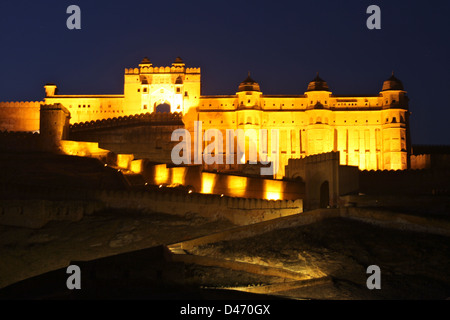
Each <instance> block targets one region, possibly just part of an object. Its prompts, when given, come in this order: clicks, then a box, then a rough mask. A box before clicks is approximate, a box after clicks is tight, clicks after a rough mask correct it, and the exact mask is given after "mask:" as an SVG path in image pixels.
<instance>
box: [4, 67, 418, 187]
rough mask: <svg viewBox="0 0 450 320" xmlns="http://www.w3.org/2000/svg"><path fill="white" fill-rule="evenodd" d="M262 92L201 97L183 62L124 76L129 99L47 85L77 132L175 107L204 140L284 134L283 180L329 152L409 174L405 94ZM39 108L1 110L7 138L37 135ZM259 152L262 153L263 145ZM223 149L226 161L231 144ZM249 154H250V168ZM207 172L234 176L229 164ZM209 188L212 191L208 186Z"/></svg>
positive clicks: (196, 76)
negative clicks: (294, 163)
mask: <svg viewBox="0 0 450 320" xmlns="http://www.w3.org/2000/svg"><path fill="white" fill-rule="evenodd" d="M259 90H260V89H259V86H258V88H257V90H250V91H242V90H241V91H239V92H237V93H236V94H234V95H220V96H219V95H215V96H202V95H201V92H200V68H186V66H185V64H184V62H183V61H182V60H181V59H179V58H177V59H176V60H175V62H174V63H172V65H171V66H162V67H161V66H160V67H158V66H154V65H153V64H152V63H151V62H150V61H149V60H148V59H144V60H143V61H142V62H141V63H140V64H139V65H138V67H135V68H127V69H125V74H124V94H122V95H59V94H57V87H56V85H54V84H47V85H46V86H45V92H46V97H45V101H44V103H45V104H54V103H60V104H62V105H63V106H64V107H65V108H66V109H67V110H68V111H69V112H70V117H71V118H70V123H72V124H73V123H76V122H84V121H96V120H101V119H107V118H114V117H120V116H126V115H132V114H139V113H146V112H150V113H151V112H154V111H155V108H156V107H157V106H158V105H160V104H168V105H170V111H171V112H180V113H182V114H183V121H184V123H185V127H186V128H187V129H188V130H189V131H190V132H191V136H192V137H193V136H194V135H193V133H194V132H193V125H194V121H201V122H202V127H203V128H202V129H203V132H204V131H205V130H208V129H219V130H220V131H221V132H222V135H223V137H224V138H225V130H226V129H233V130H235V129H243V130H244V131H248V130H249V129H256V130H258V129H268V131H269V132H268V142H269V144H270V143H271V132H270V130H271V129H277V130H279V138H280V145H279V153H278V156H279V170H278V174H277V176H276V177H277V178H281V177H283V176H284V168H285V166H286V165H287V161H288V159H290V158H303V157H305V156H308V155H313V154H318V153H324V152H329V151H339V152H340V154H341V155H340V159H341V164H342V165H351V166H358V167H359V168H360V169H362V170H398V169H406V168H407V159H408V156H409V155H408V142H407V140H408V133H407V130H408V128H407V126H408V115H409V114H408V110H407V108H406V107H405V105H407V97H406V92H405V91H403V90H384V89H383V91H381V92H380V94H378V95H374V96H364V97H361V96H336V95H333V94H332V93H331V92H330V91H323V90H322V91H321V90H316V91H314V90H313V91H307V92H305V93H304V94H298V95H290V96H286V95H285V96H281V95H279V96H275V95H264V94H263V93H262V92H261V91H259ZM25 107H26V108H25ZM38 108H39V104H36V103H15V102H11V103H3V104H2V103H0V116H1V115H2V114H4V117H5V119H0V120H2V123H1V124H2V128H3V130H4V129H8V130H11V131H13V130H14V129H16V130H17V129H20V130H21V131H32V130H37V128H36V123H37V120H38V119H36V117H37V115H38V113H39V111H38ZM14 110H16V112H15V111H14ZM24 112H25V113H26V114H25V115H24V114H23V113H24ZM6 118H7V119H6ZM258 139H259V138H258ZM258 139H257V140H258ZM193 140H194V139H192V143H194V141H193ZM224 142H225V141H224ZM254 144H256V146H257V148H258V152H259V141H254ZM204 147H205V143H203V148H204ZM223 148H224V150H223V152H222V155H223V156H224V155H225V151H226V150H225V148H226V144H225V143H223ZM248 151H249V150H248V147H247V150H246V160H248ZM208 169H217V170H222V169H223V170H228V169H235V168H233V166H230V165H226V164H223V165H212V166H209V167H208ZM166 178H168V177H162V178H161V179H162V180H166ZM170 179H172V178H170ZM173 180H174V182H177V183H178V182H179V181H182V180H183V178H182V177H181V175H180V174H178V175H177V176H175V177H173ZM205 188H210V186H208V185H207V184H205Z"/></svg>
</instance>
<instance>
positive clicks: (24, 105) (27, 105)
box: [0, 101, 44, 131]
mask: <svg viewBox="0 0 450 320" xmlns="http://www.w3.org/2000/svg"><path fill="white" fill-rule="evenodd" d="M42 103H44V102H43V101H25V102H24V101H20V102H0V131H4V130H6V131H37V130H39V110H40V105H41V104H42Z"/></svg>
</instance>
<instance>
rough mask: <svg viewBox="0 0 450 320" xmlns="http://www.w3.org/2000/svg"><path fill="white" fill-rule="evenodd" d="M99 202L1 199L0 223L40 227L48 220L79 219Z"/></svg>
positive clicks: (90, 212)
mask: <svg viewBox="0 0 450 320" xmlns="http://www.w3.org/2000/svg"><path fill="white" fill-rule="evenodd" d="M100 207H101V204H99V203H96V202H86V201H71V200H65V201H50V200H2V201H1V203H0V224H2V225H9V226H16V227H26V228H41V227H43V226H44V225H45V224H46V223H48V222H49V221H79V220H81V219H82V218H83V216H84V215H86V214H92V213H93V212H94V211H95V210H98V209H99V208H100Z"/></svg>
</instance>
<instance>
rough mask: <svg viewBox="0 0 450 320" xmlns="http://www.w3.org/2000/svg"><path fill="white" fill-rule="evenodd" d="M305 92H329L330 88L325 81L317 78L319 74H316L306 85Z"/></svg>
mask: <svg viewBox="0 0 450 320" xmlns="http://www.w3.org/2000/svg"><path fill="white" fill-rule="evenodd" d="M306 91H330V88H329V87H328V84H327V83H326V81H325V80H323V79H321V78H320V77H319V73H318V72H317V76H316V77H315V78H314V80H313V81H311V82H310V83H309V84H308V89H307V90H306Z"/></svg>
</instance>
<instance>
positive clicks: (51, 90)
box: [44, 83, 58, 98]
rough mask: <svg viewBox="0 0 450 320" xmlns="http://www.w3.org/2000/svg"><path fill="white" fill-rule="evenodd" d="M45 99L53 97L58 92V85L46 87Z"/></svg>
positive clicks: (49, 84)
mask: <svg viewBox="0 0 450 320" xmlns="http://www.w3.org/2000/svg"><path fill="white" fill-rule="evenodd" d="M44 88H45V97H46V98H47V97H53V96H55V95H56V93H57V92H58V87H57V86H56V84H53V83H47V84H46V85H45V86H44Z"/></svg>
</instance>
